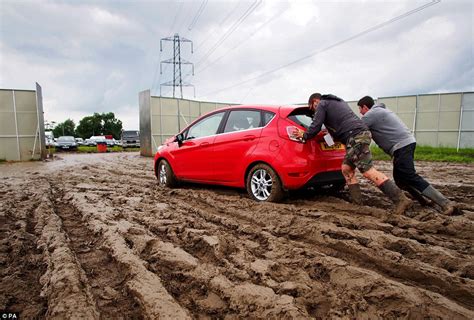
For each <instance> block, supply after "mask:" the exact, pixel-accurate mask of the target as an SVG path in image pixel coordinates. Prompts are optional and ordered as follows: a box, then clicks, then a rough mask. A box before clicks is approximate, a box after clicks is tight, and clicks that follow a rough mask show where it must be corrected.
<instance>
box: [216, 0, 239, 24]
mask: <svg viewBox="0 0 474 320" xmlns="http://www.w3.org/2000/svg"><path fill="white" fill-rule="evenodd" d="M240 3H241V2H240V1H237V3H236V4H235V7H234V9H232V10H230V11H229V13H228V14H227V16H226V17H225V18H224V19H223V20H222V21H221V22H220V23H219V25H220V26H222V25H223V24H224V22H226V21H227V19H229V18H230V16H231V15H232V14H233V13H234V12H235V10H237V8H238V7H239V5H240Z"/></svg>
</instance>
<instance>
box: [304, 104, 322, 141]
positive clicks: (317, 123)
mask: <svg viewBox="0 0 474 320" xmlns="http://www.w3.org/2000/svg"><path fill="white" fill-rule="evenodd" d="M325 119H326V109H325V108H324V107H323V106H322V105H321V103H320V105H319V106H318V108H317V109H316V112H315V113H314V117H313V122H311V125H310V126H309V128H308V130H307V131H306V132H305V133H304V134H303V140H309V139H311V138H314V137H315V136H316V135H317V134H318V133H319V131H321V127H322V126H323V123H324V120H325Z"/></svg>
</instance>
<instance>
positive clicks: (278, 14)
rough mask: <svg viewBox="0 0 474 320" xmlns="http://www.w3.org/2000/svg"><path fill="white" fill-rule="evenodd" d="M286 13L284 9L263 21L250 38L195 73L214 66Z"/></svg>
mask: <svg viewBox="0 0 474 320" xmlns="http://www.w3.org/2000/svg"><path fill="white" fill-rule="evenodd" d="M285 11H286V9H283V10H281V11H280V12H277V13H276V14H275V15H274V16H273V17H271V18H270V19H268V20H267V21H265V22H264V23H263V24H262V25H261V26H260V27H258V28H257V29H255V30H254V31H252V32H251V35H250V37H247V38H245V39H244V40H243V41H241V42H239V43H237V45H236V46H234V47H232V48H230V49H229V50H227V51H226V52H225V53H224V54H223V55H221V56H220V57H219V58H217V59H215V60H214V61H212V62H210V63H208V64H207V65H205V66H204V67H202V68H201V69H199V68H198V70H197V72H201V73H202V72H203V71H204V70H206V69H207V68H209V67H210V66H212V65H214V64H215V63H216V62H218V61H219V60H220V59H222V58H224V57H225V56H226V55H228V54H229V53H231V52H235V49H237V48H238V47H240V46H241V45H242V44H244V43H245V42H247V41H248V40H250V39H252V38H253V37H254V36H255V35H256V34H257V33H258V32H259V31H260V30H262V29H263V28H264V27H265V26H266V25H267V24H269V23H270V22H273V21H274V20H275V19H276V18H278V17H280V16H281V15H282V14H283V13H284V12H285Z"/></svg>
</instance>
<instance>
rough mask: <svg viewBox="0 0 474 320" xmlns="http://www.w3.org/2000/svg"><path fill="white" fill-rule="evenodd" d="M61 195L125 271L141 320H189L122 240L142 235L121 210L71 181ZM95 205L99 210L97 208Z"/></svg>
mask: <svg viewBox="0 0 474 320" xmlns="http://www.w3.org/2000/svg"><path fill="white" fill-rule="evenodd" d="M107 189H111V188H107ZM122 191H123V190H122ZM63 192H64V194H65V198H66V199H67V200H69V201H70V205H71V206H74V207H75V208H76V210H77V212H78V213H79V214H80V216H81V217H82V220H83V224H84V226H85V227H86V228H89V229H90V230H91V231H92V232H93V233H98V234H101V235H102V239H103V244H102V246H103V247H104V248H105V249H106V250H107V251H109V253H110V255H111V256H112V257H113V259H114V260H115V261H116V262H117V263H118V264H119V265H121V266H123V267H124V270H126V271H127V277H126V279H125V280H124V281H123V285H124V286H125V288H127V290H128V291H129V292H130V293H131V295H132V296H133V297H135V299H136V300H137V301H138V303H139V304H140V306H141V310H142V314H143V317H144V318H147V319H155V318H160V319H175V318H180V319H187V318H189V315H188V314H187V310H186V309H184V308H182V307H181V306H179V305H178V304H177V303H176V302H175V301H174V300H173V298H172V297H171V296H170V295H169V293H168V292H166V290H165V289H164V287H163V285H162V282H161V279H159V278H158V277H156V276H155V275H154V274H153V273H151V272H149V271H148V270H146V263H144V261H143V260H141V259H140V257H139V256H138V255H136V253H135V249H134V248H133V243H132V242H131V241H130V240H129V239H127V238H126V237H124V235H125V234H126V233H127V232H128V231H130V230H131V231H130V232H132V234H135V233H138V234H142V233H143V230H141V229H140V228H136V227H133V224H131V223H130V222H128V221H127V220H126V219H124V218H125V215H124V214H122V213H120V210H117V211H116V210H115V209H116V208H114V207H112V206H109V205H108V201H107V199H104V197H103V195H102V194H97V193H96V192H95V193H91V192H90V190H89V188H83V186H82V185H80V184H76V183H75V182H74V181H70V183H67V185H65V187H64V189H63ZM110 196H111V197H113V196H116V194H115V193H113V194H112V195H110ZM97 203H100V204H101V206H99V207H98V206H97ZM129 229H130V230H129Z"/></svg>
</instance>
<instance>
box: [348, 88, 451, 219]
mask: <svg viewBox="0 0 474 320" xmlns="http://www.w3.org/2000/svg"><path fill="white" fill-rule="evenodd" d="M374 104H375V102H374V99H372V97H369V96H365V97H363V98H361V99H360V100H359V102H357V105H358V106H359V111H360V113H361V114H362V121H363V122H364V123H365V124H366V125H367V126H368V127H369V129H370V131H371V132H372V138H373V139H374V141H375V143H376V144H377V145H378V146H379V147H380V148H381V149H382V150H383V151H385V153H387V154H388V155H390V156H391V157H392V158H393V178H394V179H395V182H396V184H397V186H399V187H400V188H402V189H405V190H407V191H408V192H409V193H410V194H412V195H413V197H414V198H415V199H417V200H418V201H419V202H420V203H422V204H425V202H426V201H424V198H423V196H425V197H427V198H428V199H430V200H432V201H433V202H434V203H436V204H437V205H439V206H440V207H441V208H442V209H443V211H444V214H447V215H451V214H453V212H454V210H455V207H454V204H453V203H452V202H451V201H449V200H448V199H446V197H445V196H443V195H442V194H441V192H439V191H438V190H436V189H435V188H433V186H431V184H430V183H429V182H428V181H426V180H425V179H423V178H422V177H421V176H420V175H418V173H417V172H416V169H415V163H414V154H415V148H416V140H415V137H414V136H413V134H412V133H411V131H410V130H409V129H408V128H407V126H406V125H405V124H404V123H403V122H402V120H400V118H399V117H397V115H396V114H395V113H393V112H392V111H390V110H388V109H387V108H385V105H384V104H383V103H380V104H377V105H374Z"/></svg>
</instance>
